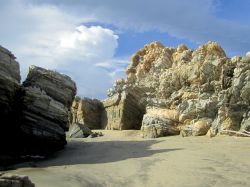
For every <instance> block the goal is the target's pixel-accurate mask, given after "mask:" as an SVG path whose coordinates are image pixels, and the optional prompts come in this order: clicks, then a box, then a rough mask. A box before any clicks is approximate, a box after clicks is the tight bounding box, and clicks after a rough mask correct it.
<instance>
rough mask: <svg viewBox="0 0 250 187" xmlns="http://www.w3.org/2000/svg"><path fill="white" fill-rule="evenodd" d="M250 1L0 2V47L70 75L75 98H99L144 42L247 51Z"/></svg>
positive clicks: (27, 62) (21, 59) (249, 45)
mask: <svg viewBox="0 0 250 187" xmlns="http://www.w3.org/2000/svg"><path fill="white" fill-rule="evenodd" d="M249 10H250V1H249V0H188V1H187V0H153V1H151V0H126V1H123V0H0V18H1V27H0V45H2V46H4V47H6V48H8V49H9V50H11V51H12V52H13V53H14V54H15V56H16V57H17V60H18V61H19V63H20V65H21V74H22V78H23V79H24V78H25V75H26V74H27V70H28V66H29V65H31V64H34V65H37V66H41V67H45V68H48V69H53V70H57V71H59V72H62V73H65V74H67V75H69V76H71V77H72V79H73V80H75V81H76V83H77V87H78V95H80V96H83V97H84V96H86V97H93V98H99V99H103V98H105V97H106V90H107V89H108V88H110V87H112V85H113V82H114V80H115V79H117V78H119V77H124V76H125V74H124V69H125V67H126V66H127V64H128V63H129V58H130V56H131V55H132V54H133V53H134V52H135V51H136V50H138V49H140V48H141V47H143V45H144V44H145V43H147V42H151V41H156V40H157V41H161V42H162V43H163V44H164V45H166V46H173V47H176V46H177V45H178V44H179V43H185V44H186V45H187V46H188V47H190V48H196V47H197V46H199V45H200V44H202V43H204V42H207V41H209V40H213V41H217V42H218V43H220V44H221V45H222V46H223V48H224V49H225V50H226V53H227V55H228V56H229V57H231V56H234V55H244V54H245V53H246V52H247V51H249V50H250V11H249Z"/></svg>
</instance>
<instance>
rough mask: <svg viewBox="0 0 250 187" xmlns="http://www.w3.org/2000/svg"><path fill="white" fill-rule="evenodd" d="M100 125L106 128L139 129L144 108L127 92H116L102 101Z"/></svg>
mask: <svg viewBox="0 0 250 187" xmlns="http://www.w3.org/2000/svg"><path fill="white" fill-rule="evenodd" d="M103 105H104V108H105V110H104V113H103V118H102V127H103V128H104V129H108V130H127V129H140V127H141V121H142V117H143V114H144V110H143V109H142V108H141V106H139V104H138V101H137V99H136V97H134V96H133V95H132V94H130V93H129V92H123V93H117V94H114V95H112V97H109V98H107V99H106V100H104V101H103Z"/></svg>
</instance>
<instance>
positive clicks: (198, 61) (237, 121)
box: [104, 42, 250, 137]
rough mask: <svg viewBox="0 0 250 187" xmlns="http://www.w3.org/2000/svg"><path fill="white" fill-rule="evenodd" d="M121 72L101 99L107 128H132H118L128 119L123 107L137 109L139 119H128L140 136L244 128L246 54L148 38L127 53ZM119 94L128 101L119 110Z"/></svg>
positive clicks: (248, 116) (249, 86) (248, 95)
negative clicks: (169, 44) (166, 43)
mask: <svg viewBox="0 0 250 187" xmlns="http://www.w3.org/2000/svg"><path fill="white" fill-rule="evenodd" d="M126 73H127V77H126V79H125V80H119V81H117V82H116V84H115V85H114V88H112V89H110V90H109V91H108V96H109V97H108V98H107V99H106V100H105V101H104V106H105V109H106V111H107V118H108V125H107V126H108V129H132V128H134V126H133V125H132V126H127V128H121V127H122V125H123V123H122V122H121V121H122V120H123V121H126V120H130V119H129V116H124V118H123V117H121V116H122V115H121V113H123V112H126V111H128V110H127V109H126V108H129V110H131V109H132V110H131V111H133V109H138V111H140V112H138V116H139V117H137V118H134V117H132V118H133V119H135V122H136V123H134V124H136V128H138V127H139V126H141V130H142V134H143V136H144V137H158V136H166V135H175V134H179V132H181V133H182V135H183V136H189V135H194V136H200V135H205V134H206V133H207V131H208V130H209V129H210V132H212V133H214V134H217V133H220V134H228V132H226V131H225V130H235V131H244V130H249V129H250V123H249V122H250V57H249V55H248V54H247V55H246V56H245V57H239V56H236V57H233V58H228V57H227V56H226V54H225V52H224V50H223V49H222V48H221V47H220V46H219V45H218V44H217V43H215V42H208V43H207V44H205V45H202V46H200V47H199V48H198V49H196V50H191V49H188V48H187V47H186V46H185V45H183V44H181V45H179V46H178V48H169V47H165V46H163V45H162V44H161V43H159V42H153V43H150V44H147V45H145V47H144V48H142V49H140V50H139V51H138V52H136V53H135V54H134V55H133V56H132V58H131V64H130V65H129V66H128V68H127V70H126ZM125 95H129V96H130V98H133V99H132V101H130V100H129V99H128V103H127V105H126V107H125V108H124V107H123V108H122V107H120V106H121V105H120V102H121V101H123V100H124V99H121V98H122V97H121V96H125ZM125 100H126V99H125ZM145 109H146V110H145ZM135 111H136V110H135ZM145 111H146V113H145V115H144V117H143V112H145ZM119 112H120V115H119ZM131 113H132V115H133V114H134V112H131ZM117 116H118V117H117ZM113 119H114V120H113ZM142 119H143V120H142ZM140 120H141V122H139V121H140ZM118 124H121V125H118ZM117 125H118V126H117Z"/></svg>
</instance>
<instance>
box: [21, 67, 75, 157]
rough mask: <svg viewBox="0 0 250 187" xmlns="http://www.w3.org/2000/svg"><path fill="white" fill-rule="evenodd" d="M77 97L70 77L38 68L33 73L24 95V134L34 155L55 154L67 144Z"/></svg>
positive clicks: (23, 90) (25, 83)
mask: <svg viewBox="0 0 250 187" xmlns="http://www.w3.org/2000/svg"><path fill="white" fill-rule="evenodd" d="M75 94H76V85H75V83H74V82H73V81H72V80H71V79H70V77H68V76H66V75H62V74H60V73H57V72H54V71H50V70H46V69H43V68H40V67H35V66H32V67H31V68H30V69H29V73H28V76H27V79H26V80H25V81H24V83H23V86H22V91H21V101H22V111H21V116H22V122H21V130H22V132H23V133H24V137H25V139H26V141H27V143H26V144H27V145H29V146H31V148H30V149H31V150H32V152H38V153H39V152H51V151H53V150H58V149H61V148H62V147H63V146H64V145H65V144H66V138H65V136H66V135H65V131H68V129H69V118H70V106H71V104H72V102H73V99H74V96H75ZM31 140H32V141H31ZM30 141H31V142H32V143H28V142H30ZM37 145H39V146H37ZM36 148H37V149H36Z"/></svg>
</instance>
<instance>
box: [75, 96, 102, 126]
mask: <svg viewBox="0 0 250 187" xmlns="http://www.w3.org/2000/svg"><path fill="white" fill-rule="evenodd" d="M103 109H104V108H103V104H102V102H101V101H99V100H97V99H89V98H83V99H81V98H80V97H76V98H75V100H74V102H73V104H72V107H71V113H72V119H71V123H72V124H74V123H79V124H84V125H85V126H86V127H88V128H89V129H101V120H102V113H103Z"/></svg>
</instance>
